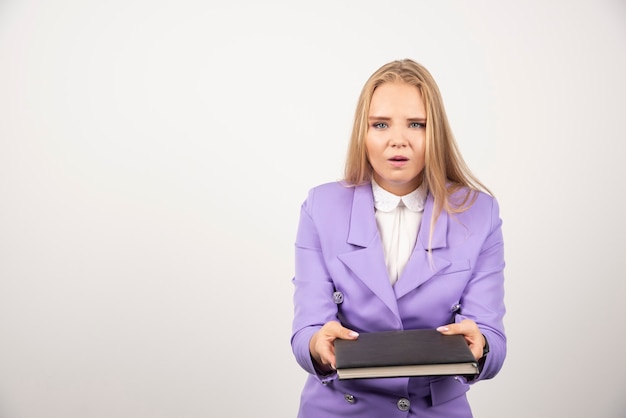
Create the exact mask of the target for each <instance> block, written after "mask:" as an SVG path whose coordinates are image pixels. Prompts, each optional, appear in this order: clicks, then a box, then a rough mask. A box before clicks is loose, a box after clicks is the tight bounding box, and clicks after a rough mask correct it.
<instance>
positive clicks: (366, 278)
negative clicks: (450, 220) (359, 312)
mask: <svg viewBox="0 0 626 418" xmlns="http://www.w3.org/2000/svg"><path fill="white" fill-rule="evenodd" d="M373 201H374V198H373V195H372V188H371V186H370V184H369V183H368V184H366V185H362V186H356V187H355V191H354V198H353V201H352V213H351V217H350V231H349V232H348V243H349V244H351V245H354V246H357V247H361V248H357V249H354V250H352V251H349V252H346V253H343V254H339V255H338V258H339V260H341V262H343V263H344V264H345V265H346V267H348V268H349V269H350V270H351V271H352V272H353V273H354V274H355V275H356V276H357V277H358V278H359V280H361V281H362V282H363V283H365V285H366V286H367V287H368V288H369V289H370V290H371V291H372V292H374V293H375V294H376V295H377V296H378V297H379V298H380V299H381V300H382V301H383V302H384V303H385V304H386V305H387V306H388V307H389V309H390V310H391V311H392V312H393V313H394V314H395V315H396V316H397V317H398V318H399V317H400V315H399V313H398V304H397V303H396V296H395V294H394V291H393V288H392V287H391V284H390V283H389V277H388V273H387V266H386V265H385V254H384V250H383V247H382V242H381V240H380V235H379V234H378V227H377V226H376V217H375V215H374V204H373Z"/></svg>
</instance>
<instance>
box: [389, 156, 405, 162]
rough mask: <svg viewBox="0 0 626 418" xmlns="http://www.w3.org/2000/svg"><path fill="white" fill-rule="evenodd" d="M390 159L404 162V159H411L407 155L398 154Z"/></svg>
mask: <svg viewBox="0 0 626 418" xmlns="http://www.w3.org/2000/svg"><path fill="white" fill-rule="evenodd" d="M389 161H398V162H403V161H409V159H408V158H406V157H402V156H400V155H396V156H394V157H391V158H390V159H389Z"/></svg>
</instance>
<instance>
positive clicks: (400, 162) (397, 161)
mask: <svg viewBox="0 0 626 418" xmlns="http://www.w3.org/2000/svg"><path fill="white" fill-rule="evenodd" d="M387 161H389V162H390V163H391V165H392V166H394V167H403V166H405V165H406V164H407V163H408V162H409V158H408V157H405V156H404V155H394V156H393V157H391V158H388V159H387Z"/></svg>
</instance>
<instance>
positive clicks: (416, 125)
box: [409, 122, 426, 128]
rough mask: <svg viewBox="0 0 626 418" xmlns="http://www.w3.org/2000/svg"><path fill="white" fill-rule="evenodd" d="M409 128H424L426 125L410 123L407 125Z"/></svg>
mask: <svg viewBox="0 0 626 418" xmlns="http://www.w3.org/2000/svg"><path fill="white" fill-rule="evenodd" d="M409 126H410V127H411V128H425V127H426V124H425V123H423V122H411V124H410V125H409Z"/></svg>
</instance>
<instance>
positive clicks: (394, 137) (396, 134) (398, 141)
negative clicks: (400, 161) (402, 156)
mask: <svg viewBox="0 0 626 418" xmlns="http://www.w3.org/2000/svg"><path fill="white" fill-rule="evenodd" d="M389 145H390V146H391V147H392V148H404V147H406V146H407V145H408V141H407V140H406V138H405V137H404V135H403V133H402V132H401V131H400V130H398V129H396V130H394V131H392V132H391V138H389Z"/></svg>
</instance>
